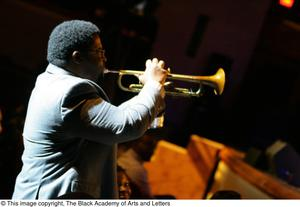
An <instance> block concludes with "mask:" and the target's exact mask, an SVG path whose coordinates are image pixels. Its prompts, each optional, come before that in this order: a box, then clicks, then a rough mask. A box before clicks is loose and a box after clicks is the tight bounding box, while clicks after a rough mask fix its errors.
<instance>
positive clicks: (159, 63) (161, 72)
mask: <svg viewBox="0 0 300 207" xmlns="http://www.w3.org/2000/svg"><path fill="white" fill-rule="evenodd" d="M164 66H165V62H164V61H163V60H158V59H157V58H153V59H152V60H150V59H148V60H147V61H146V70H145V72H144V74H143V75H141V76H139V80H140V82H141V83H142V84H145V83H146V82H147V81H149V80H152V81H157V82H159V83H160V84H162V85H164V83H165V81H166V79H167V75H168V73H169V71H167V70H165V69H164Z"/></svg>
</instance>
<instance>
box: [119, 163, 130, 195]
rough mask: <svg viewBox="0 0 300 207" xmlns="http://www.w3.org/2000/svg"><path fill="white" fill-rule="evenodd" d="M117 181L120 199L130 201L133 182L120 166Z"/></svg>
mask: <svg viewBox="0 0 300 207" xmlns="http://www.w3.org/2000/svg"><path fill="white" fill-rule="evenodd" d="M117 181H118V190H119V198H120V199H130V198H131V193H132V191H131V181H130V179H129V177H128V175H127V174H126V172H125V170H124V169H123V168H121V167H120V166H119V165H118V166H117Z"/></svg>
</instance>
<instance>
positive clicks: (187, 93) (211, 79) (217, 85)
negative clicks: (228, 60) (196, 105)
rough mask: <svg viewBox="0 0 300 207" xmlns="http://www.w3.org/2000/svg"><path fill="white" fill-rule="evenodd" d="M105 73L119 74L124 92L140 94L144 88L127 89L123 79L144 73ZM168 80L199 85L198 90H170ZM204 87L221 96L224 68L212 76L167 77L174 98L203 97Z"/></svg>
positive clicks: (175, 88)
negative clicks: (210, 88) (206, 86)
mask: <svg viewBox="0 0 300 207" xmlns="http://www.w3.org/2000/svg"><path fill="white" fill-rule="evenodd" d="M104 73H117V74H118V75H119V79H118V85H119V87H120V88H121V89H122V90H124V91H129V92H139V91H140V90H141V89H142V88H143V85H142V84H130V85H129V87H125V86H123V84H122V78H123V76H125V75H133V76H136V77H138V76H140V75H142V74H143V73H144V71H138V70H119V71H114V70H108V69H106V70H105V71H104ZM168 80H178V81H183V82H190V83H196V84H199V87H198V90H196V91H193V90H192V89H189V88H180V87H173V88H171V89H169V87H167V84H168V83H169V81H168ZM202 85H208V86H210V87H212V88H213V89H214V91H215V94H216V95H221V94H222V93H223V91H224V86H225V72H224V70H223V69H222V68H219V69H218V71H217V72H216V73H215V74H214V75H212V76H194V75H182V74H172V73H169V74H168V76H167V80H166V84H165V88H166V94H167V95H172V96H182V97H193V96H194V97H199V96H202V93H201V92H202V90H201V89H202Z"/></svg>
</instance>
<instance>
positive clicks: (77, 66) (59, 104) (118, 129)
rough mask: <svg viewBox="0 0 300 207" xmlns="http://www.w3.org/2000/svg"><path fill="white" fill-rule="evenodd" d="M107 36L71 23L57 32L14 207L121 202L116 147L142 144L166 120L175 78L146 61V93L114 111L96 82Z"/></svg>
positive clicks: (31, 111)
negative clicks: (79, 199) (19, 202)
mask: <svg viewBox="0 0 300 207" xmlns="http://www.w3.org/2000/svg"><path fill="white" fill-rule="evenodd" d="M99 32H100V31H99V29H98V28H97V26H96V25H94V24H92V23H91V22H87V21H81V20H71V21H65V22H63V23H61V24H59V25H58V26H56V27H55V28H54V30H53V31H52V33H51V35H50V37H49V42H48V51H47V59H48V62H49V65H48V67H47V68H46V70H45V72H43V73H42V74H40V75H39V76H38V78H37V80H36V84H35V87H34V89H33V91H32V94H31V97H30V100H29V104H28V109H27V115H26V120H25V126H24V131H23V137H24V148H25V149H24V152H23V155H22V160H23V168H22V170H21V172H20V174H19V175H18V177H17V180H16V185H15V190H14V194H13V199H50V198H57V197H59V196H63V195H65V194H70V193H82V195H88V196H87V197H88V198H90V196H91V197H93V198H105V199H109V198H117V197H118V195H117V186H116V144H117V143H119V142H125V141H129V140H133V139H136V138H138V137H141V135H142V134H144V132H145V131H146V130H147V129H148V127H149V125H150V124H151V122H152V120H153V119H154V118H155V117H156V116H157V115H158V114H159V113H160V106H161V105H163V102H164V87H163V85H164V83H165V80H166V77H167V74H168V72H167V71H166V70H164V69H163V67H164V62H163V61H161V60H160V61H159V60H158V59H156V58H154V59H152V60H147V61H146V69H145V72H144V73H143V74H142V75H141V76H140V81H141V82H142V83H143V84H144V87H143V89H142V90H141V91H140V93H139V94H138V95H136V96H135V97H134V98H132V99H130V100H128V101H126V102H124V103H123V104H121V105H120V106H114V105H112V104H110V103H109V100H108V98H107V96H106V94H105V92H104V91H103V90H102V88H101V87H99V86H98V85H97V84H96V83H95V81H96V80H97V79H98V77H99V76H100V75H101V74H102V73H103V71H104V69H105V62H106V57H105V54H104V49H103V46H102V43H101V39H100V37H99Z"/></svg>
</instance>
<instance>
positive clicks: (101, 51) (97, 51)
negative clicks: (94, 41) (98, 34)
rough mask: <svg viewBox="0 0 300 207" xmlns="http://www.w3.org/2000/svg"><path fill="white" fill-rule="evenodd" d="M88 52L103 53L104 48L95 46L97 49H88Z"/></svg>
mask: <svg viewBox="0 0 300 207" xmlns="http://www.w3.org/2000/svg"><path fill="white" fill-rule="evenodd" d="M88 51H90V52H95V53H98V54H102V55H103V54H105V50H104V49H102V48H97V49H94V50H88Z"/></svg>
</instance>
